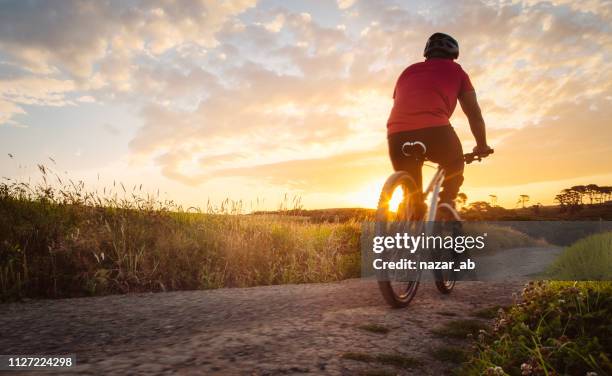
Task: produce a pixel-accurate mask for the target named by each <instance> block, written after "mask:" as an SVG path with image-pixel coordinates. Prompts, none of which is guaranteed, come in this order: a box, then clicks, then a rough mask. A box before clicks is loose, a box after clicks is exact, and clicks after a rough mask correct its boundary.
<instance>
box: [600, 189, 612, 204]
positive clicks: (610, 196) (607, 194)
mask: <svg viewBox="0 0 612 376" xmlns="http://www.w3.org/2000/svg"><path fill="white" fill-rule="evenodd" d="M600 189H601V192H602V196H603V199H602V200H603V201H604V202H606V201H610V200H612V186H605V187H600Z"/></svg>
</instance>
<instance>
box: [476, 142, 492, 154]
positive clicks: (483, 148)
mask: <svg viewBox="0 0 612 376" xmlns="http://www.w3.org/2000/svg"><path fill="white" fill-rule="evenodd" d="M472 151H473V152H474V153H476V154H478V155H482V156H486V155H489V154H491V153H492V152H493V149H491V147H490V146H489V145H486V144H485V145H476V146H474V149H473V150H472Z"/></svg>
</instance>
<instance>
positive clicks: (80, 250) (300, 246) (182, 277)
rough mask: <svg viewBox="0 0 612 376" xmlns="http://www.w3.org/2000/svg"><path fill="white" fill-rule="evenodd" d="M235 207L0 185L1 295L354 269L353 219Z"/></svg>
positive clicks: (323, 277)
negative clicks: (314, 219) (315, 219)
mask: <svg viewBox="0 0 612 376" xmlns="http://www.w3.org/2000/svg"><path fill="white" fill-rule="evenodd" d="M58 179H59V178H58ZM132 190H133V191H134V190H135V191H138V188H137V187H134V188H133V189H132ZM121 191H123V189H122V188H121V189H120V192H121ZM106 194H107V196H108V195H109V193H108V192H107V193H106ZM240 212H241V209H240V203H232V202H230V201H226V202H224V204H223V205H222V206H221V208H212V207H209V208H208V209H207V212H206V213H199V212H197V210H194V209H193V208H190V209H189V210H183V208H181V207H180V206H178V205H175V204H174V203H172V202H167V201H161V200H159V199H157V198H154V197H144V198H142V197H139V196H138V195H137V194H136V193H130V192H129V190H126V191H125V192H123V193H119V194H117V192H115V193H111V194H110V196H108V197H103V196H97V195H96V194H95V193H90V192H87V191H85V190H84V188H83V185H82V184H80V183H73V184H71V185H70V186H69V187H64V188H61V189H54V188H51V187H49V186H45V185H39V186H29V185H27V184H22V183H16V182H10V183H0V300H3V301H10V300H18V299H20V298H24V297H28V298H60V297H75V296H91V295H104V294H112V293H128V292H149V291H169V290H190V289H210V288H218V287H246V286H256V285H270V284H283V283H305V282H329V281H337V280H341V279H346V278H352V277H358V276H359V273H360V253H359V232H360V228H359V224H357V223H355V222H346V223H337V224H336V223H320V224H314V223H309V222H307V221H305V220H304V219H303V218H294V217H292V216H288V215H287V216H283V215H279V214H277V215H273V216H267V215H243V214H240Z"/></svg>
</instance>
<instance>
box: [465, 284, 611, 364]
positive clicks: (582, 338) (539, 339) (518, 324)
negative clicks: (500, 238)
mask: <svg viewBox="0 0 612 376" xmlns="http://www.w3.org/2000/svg"><path fill="white" fill-rule="evenodd" d="M522 298H523V301H522V303H519V304H516V305H514V306H512V307H511V308H510V309H508V310H507V311H504V310H500V312H499V314H498V317H497V319H496V321H495V324H494V326H493V328H492V329H491V330H489V331H488V332H481V335H479V338H478V341H477V342H476V343H475V345H474V346H475V348H474V350H475V353H474V354H473V355H472V356H471V358H470V360H469V362H468V363H466V364H465V365H464V366H463V367H462V368H461V369H460V370H459V372H458V374H460V375H483V374H485V375H486V374H490V375H505V374H510V375H566V374H567V375H586V374H588V372H595V374H598V375H605V374H610V373H612V362H611V361H610V357H611V351H612V323H611V322H610V315H611V314H612V283H610V282H597V283H596V282H583V283H579V282H532V283H530V284H528V285H527V286H526V288H525V289H524V290H523V297H522Z"/></svg>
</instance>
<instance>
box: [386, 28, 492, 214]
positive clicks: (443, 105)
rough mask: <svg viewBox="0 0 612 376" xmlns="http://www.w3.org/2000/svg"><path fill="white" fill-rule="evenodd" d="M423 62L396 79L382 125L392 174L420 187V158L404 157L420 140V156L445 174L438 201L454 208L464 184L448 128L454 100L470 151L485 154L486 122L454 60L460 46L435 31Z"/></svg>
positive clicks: (458, 155)
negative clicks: (464, 122)
mask: <svg viewBox="0 0 612 376" xmlns="http://www.w3.org/2000/svg"><path fill="white" fill-rule="evenodd" d="M423 55H424V56H425V61H424V62H420V63H416V64H413V65H410V66H409V67H408V68H406V69H405V70H404V71H403V72H402V74H401V75H400V76H399V78H398V80H397V83H396V85H395V90H394V92H393V99H394V103H393V108H392V110H391V114H390V115H389V120H388V121H387V139H388V143H389V156H390V158H391V163H392V164H393V169H394V170H395V171H407V172H408V173H409V174H410V176H411V177H412V178H413V179H414V181H415V183H416V184H417V186H418V187H421V186H422V184H423V183H422V173H421V169H422V166H423V160H421V159H416V158H413V157H411V156H409V155H406V154H405V153H404V150H403V147H404V145H405V144H406V143H409V144H412V143H415V142H417V141H418V142H420V143H422V144H423V145H424V149H425V150H424V152H425V154H424V156H425V157H426V158H427V159H428V160H431V161H432V162H435V163H438V164H439V165H440V166H441V167H442V168H444V170H445V171H446V177H445V179H444V182H443V184H442V188H443V191H442V192H441V193H440V202H441V203H447V204H450V205H451V206H454V202H455V198H456V197H457V194H458V193H459V188H460V187H461V184H462V183H463V167H464V161H463V149H462V147H461V142H460V141H459V138H458V137H457V134H456V133H455V130H454V129H453V127H452V126H451V125H450V117H451V115H452V114H453V111H454V110H455V107H456V105H457V100H459V103H460V104H461V108H462V110H463V112H464V113H465V114H466V116H467V118H468V120H469V123H470V129H471V131H472V134H473V135H474V138H475V139H476V146H475V147H474V153H476V154H478V155H482V156H485V155H488V154H490V153H491V152H492V149H491V148H490V147H489V146H488V145H487V138H486V132H485V123H484V120H483V118H482V114H481V111H480V106H479V105H478V101H477V99H476V92H475V91H474V87H473V86H472V83H471V82H470V78H469V76H468V75H467V73H465V71H464V70H463V69H462V68H461V66H460V65H459V64H457V63H455V62H454V61H453V60H455V59H457V58H458V57H459V44H458V43H457V41H456V40H455V39H454V38H452V37H451V36H450V35H447V34H443V33H435V34H433V35H432V36H431V37H429V39H428V40H427V44H426V45H425V52H424V54H423Z"/></svg>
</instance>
